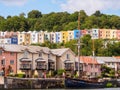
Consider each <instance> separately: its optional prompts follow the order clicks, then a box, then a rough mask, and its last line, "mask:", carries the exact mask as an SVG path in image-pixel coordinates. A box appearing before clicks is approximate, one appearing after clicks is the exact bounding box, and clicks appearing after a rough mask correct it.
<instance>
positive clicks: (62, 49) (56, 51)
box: [51, 48, 69, 56]
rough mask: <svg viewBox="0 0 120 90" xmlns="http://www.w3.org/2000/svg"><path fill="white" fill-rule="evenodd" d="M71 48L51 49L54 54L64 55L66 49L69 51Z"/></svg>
mask: <svg viewBox="0 0 120 90" xmlns="http://www.w3.org/2000/svg"><path fill="white" fill-rule="evenodd" d="M68 50H69V48H61V49H51V52H52V53H53V54H54V55H57V56H62V55H63V54H64V53H65V52H66V51H68Z"/></svg>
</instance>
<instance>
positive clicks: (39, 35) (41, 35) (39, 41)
mask: <svg viewBox="0 0 120 90" xmlns="http://www.w3.org/2000/svg"><path fill="white" fill-rule="evenodd" d="M44 38H45V36H44V32H43V31H40V32H38V43H44V41H45V40H44Z"/></svg>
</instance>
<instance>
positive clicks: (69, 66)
mask: <svg viewBox="0 0 120 90" xmlns="http://www.w3.org/2000/svg"><path fill="white" fill-rule="evenodd" d="M65 70H69V71H71V70H74V66H73V64H65Z"/></svg>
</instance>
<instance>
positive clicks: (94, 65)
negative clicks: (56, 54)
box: [80, 56, 101, 78]
mask: <svg viewBox="0 0 120 90" xmlns="http://www.w3.org/2000/svg"><path fill="white" fill-rule="evenodd" d="M80 62H81V63H82V66H83V69H82V70H83V73H84V75H85V76H88V77H89V78H92V77H97V76H99V75H100V74H101V64H99V63H98V62H97V60H96V59H95V58H93V57H91V56H81V57H80Z"/></svg>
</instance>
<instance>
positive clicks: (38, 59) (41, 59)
mask: <svg viewBox="0 0 120 90" xmlns="http://www.w3.org/2000/svg"><path fill="white" fill-rule="evenodd" d="M35 61H36V62H40V61H46V60H45V59H43V58H42V57H40V58H37V59H36V60H35Z"/></svg>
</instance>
